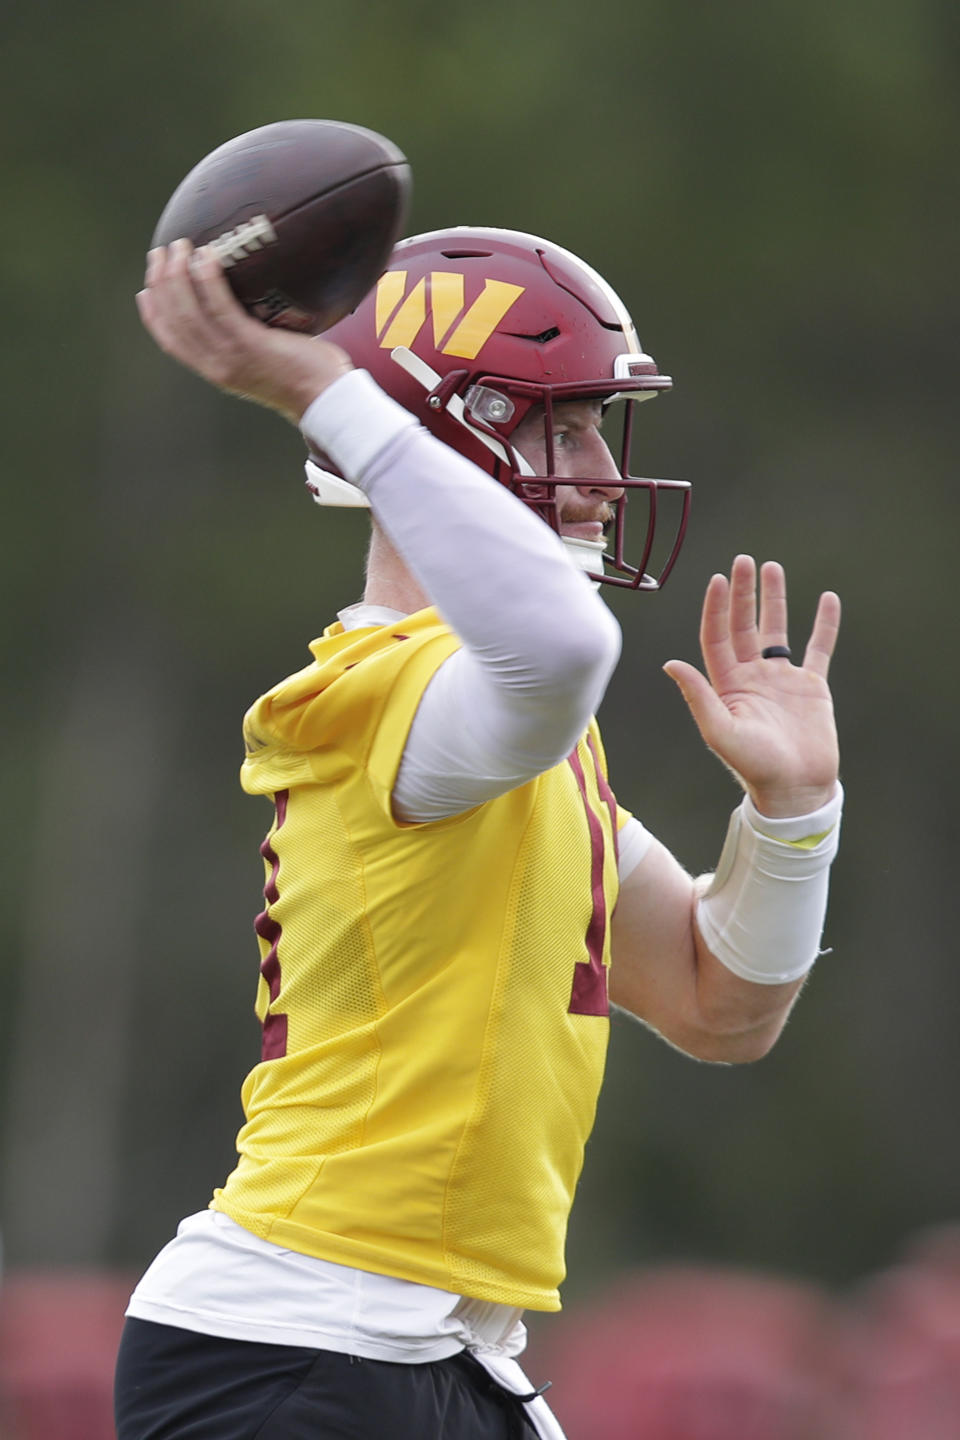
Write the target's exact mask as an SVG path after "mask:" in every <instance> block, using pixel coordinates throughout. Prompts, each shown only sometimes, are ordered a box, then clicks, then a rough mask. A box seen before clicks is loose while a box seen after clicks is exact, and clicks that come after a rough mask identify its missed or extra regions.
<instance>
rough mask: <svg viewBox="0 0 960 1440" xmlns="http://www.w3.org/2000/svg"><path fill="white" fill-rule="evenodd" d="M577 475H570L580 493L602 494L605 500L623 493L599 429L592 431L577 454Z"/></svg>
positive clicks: (615, 497) (614, 462)
mask: <svg viewBox="0 0 960 1440" xmlns="http://www.w3.org/2000/svg"><path fill="white" fill-rule="evenodd" d="M576 468H577V472H578V473H577V475H575V476H572V477H571V479H572V480H573V483H574V485H575V486H576V488H577V489H578V490H579V491H580V494H581V495H602V496H603V498H604V499H605V500H619V499H620V496H621V495H622V494H623V486H622V485H621V484H620V479H621V476H620V471H619V470H618V469H617V465H616V461H615V460H614V458H613V456H612V455H611V453H610V447H609V446H608V445H607V442H606V440H604V438H603V436H602V435H601V434H600V432H599V431H597V430H595V431H593V433H592V435H591V436H590V437H589V439H587V440H586V441H585V443H584V444H583V446H582V447H581V450H580V453H579V455H578V456H577V467H576Z"/></svg>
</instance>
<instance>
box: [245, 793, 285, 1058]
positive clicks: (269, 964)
mask: <svg viewBox="0 0 960 1440" xmlns="http://www.w3.org/2000/svg"><path fill="white" fill-rule="evenodd" d="M289 795H290V792H289V790H278V791H277V793H276V795H275V796H274V797H273V801H274V804H275V806H276V809H277V823H276V824H275V825H274V826H273V829H272V830H271V832H270V834H269V835H268V836H267V838H266V840H264V842H263V844H262V845H261V846H260V854H261V855H262V856H263V858H264V860H266V862H267V864H268V865H269V866H270V874H269V875H268V876H267V881H266V884H265V885H264V887H263V898H264V899H265V900H266V902H267V904H266V906H265V907H264V909H263V910H261V911H260V914H259V915H258V916H257V918H256V920H254V922H253V928H254V930H256V932H257V934H258V935H259V936H260V938H261V940H265V941H266V943H267V944H268V945H269V947H270V948H269V950H268V951H267V953H266V955H265V956H264V957H263V959H262V960H261V962H260V974H261V975H262V976H263V978H264V980H265V981H266V982H267V988H268V990H269V992H270V1001H269V1004H270V1005H272V1004H273V1002H274V1000H276V998H277V996H278V995H279V994H280V953H279V952H280V934H281V930H280V925H279V923H278V922H277V921H276V920H274V918H273V916H272V915H271V914H270V909H269V907H270V906H271V905H275V904H276V903H277V901H278V900H279V899H280V892H279V890H278V889H277V879H278V877H279V875H280V860H279V857H278V855H277V852H276V850H274V848H273V845H272V843H271V842H272V840H273V837H274V836H275V835H276V833H277V831H278V830H279V829H280V826H281V825H282V824H283V822H284V820H286V818H287V800H288V798H289ZM286 1053H287V1017H286V1015H284V1014H282V1013H274V1012H273V1011H271V1010H270V1009H269V1008H268V1009H267V1013H266V1014H265V1015H264V1017H263V1043H262V1045H261V1047H260V1059H261V1060H279V1059H280V1058H281V1057H282V1056H284V1055H286Z"/></svg>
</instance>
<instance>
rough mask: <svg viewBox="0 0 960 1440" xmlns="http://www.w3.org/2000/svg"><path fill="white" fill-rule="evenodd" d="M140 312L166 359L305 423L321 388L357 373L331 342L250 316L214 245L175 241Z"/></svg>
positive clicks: (155, 262) (148, 285)
mask: <svg viewBox="0 0 960 1440" xmlns="http://www.w3.org/2000/svg"><path fill="white" fill-rule="evenodd" d="M137 308H138V309H139V311H140V318H141V320H142V321H143V323H144V325H145V326H146V328H147V329H148V330H149V332H150V334H151V335H152V336H153V338H154V340H155V341H156V342H157V344H158V345H159V346H160V349H161V350H163V351H164V352H165V353H166V354H168V355H172V356H173V358H174V359H175V360H179V361H180V363H181V364H182V365H186V366H187V367H188V369H190V370H194V371H195V372H196V373H197V374H198V375H201V376H202V377H203V378H204V379H205V380H209V381H210V383H211V384H213V385H217V386H219V388H220V389H221V390H228V391H230V392H232V393H233V394H236V395H243V396H245V397H246V398H247V399H249V400H256V401H257V402H258V403H259V404H261V405H266V406H268V407H269V408H270V409H272V410H278V411H279V412H280V414H281V415H285V416H286V417H287V419H289V420H292V421H293V422H294V424H296V423H297V421H299V419H300V417H301V415H302V414H303V412H304V410H306V408H307V406H308V405H309V404H310V402H311V400H313V399H315V398H316V396H317V395H319V394H320V392H321V391H322V390H325V389H326V387H327V386H328V385H329V384H331V383H332V382H333V381H334V380H336V379H337V377H338V376H339V375H342V374H343V373H344V372H345V371H347V370H349V369H350V368H351V365H350V359H349V356H347V355H346V354H345V352H344V351H343V350H341V349H339V347H338V346H336V345H333V344H331V343H330V342H329V341H327V340H323V339H321V338H318V337H315V336H309V335H300V334H297V333H296V332H295V331H292V330H284V329H281V328H279V327H273V326H268V325H265V324H263V322H262V321H260V320H255V319H254V318H253V316H252V315H248V314H247V312H246V311H245V310H244V308H243V306H242V305H241V304H240V303H239V302H238V300H237V299H236V297H235V295H234V294H233V291H232V290H231V289H230V286H229V285H228V284H227V280H226V277H225V275H224V273H223V267H222V266H221V264H220V261H219V260H218V259H217V256H216V255H215V254H214V252H213V251H212V250H211V249H209V247H207V248H204V249H201V250H194V249H193V246H192V245H191V244H190V242H189V240H175V241H174V243H173V244H172V245H169V246H167V247H166V248H163V247H161V248H159V249H157V250H151V251H150V254H149V255H148V256H147V273H146V278H145V280H144V288H143V290H141V291H140V293H139V295H138V296H137Z"/></svg>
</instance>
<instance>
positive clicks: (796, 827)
mask: <svg viewBox="0 0 960 1440" xmlns="http://www.w3.org/2000/svg"><path fill="white" fill-rule="evenodd" d="M842 806H843V790H842V788H841V787H840V786H839V785H838V786H837V793H836V795H835V796H834V797H833V799H832V800H830V801H828V803H827V804H826V805H824V806H823V807H822V808H821V809H820V810H817V811H815V812H814V813H813V814H812V815H799V816H792V817H790V818H789V819H784V820H774V819H770V818H768V817H767V816H765V815H761V814H759V813H758V811H757V810H756V808H755V807H754V806H753V805H752V804H751V802H750V800H749V798H748V797H744V800H743V802H742V804H740V805H739V806H738V807H737V809H736V810H734V812H733V815H732V816H731V819H730V828H729V829H728V831H727V838H726V841H725V842H724V846H723V851H722V852H721V855H720V863H719V864H718V866H717V870H716V874H715V875H713V876H705V877H703V879H702V881H701V882H698V883H700V884H703V885H705V886H706V888H705V889H704V891H703V894H702V895H701V898H700V900H699V901H698V904H697V924H698V926H699V928H700V933H701V935H702V936H703V939H704V941H705V942H706V945H707V948H708V949H709V951H710V953H711V954H712V955H715V956H716V958H717V959H718V960H720V961H721V962H722V964H724V965H726V967H727V969H728V970H732V971H733V973H734V974H735V975H739V976H740V978H741V979H743V980H750V981H752V982H753V983H754V984H757V985H782V984H787V983H789V982H791V981H794V980H799V979H800V978H801V977H802V976H803V975H805V974H806V973H807V971H808V970H809V969H810V967H811V965H812V964H813V962H814V960H815V959H816V958H817V954H818V953H819V948H820V937H821V934H822V932H823V922H824V917H825V915H826V909H827V889H828V883H829V871H830V863H831V861H832V860H833V857H834V855H835V854H836V853H837V846H838V843H839V838H840V813H841V809H842Z"/></svg>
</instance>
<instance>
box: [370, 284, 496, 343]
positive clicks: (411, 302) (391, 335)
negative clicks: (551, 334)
mask: <svg viewBox="0 0 960 1440" xmlns="http://www.w3.org/2000/svg"><path fill="white" fill-rule="evenodd" d="M406 286H407V272H406V270H388V271H387V273H386V274H385V275H383V276H381V278H380V283H379V284H378V285H377V336H378V338H379V341H380V345H381V347H382V348H383V349H384V350H392V349H393V348H394V346H396V345H406V346H410V345H412V344H413V342H414V340H415V339H416V338H417V336H418V335H419V334H420V331H421V330H422V329H423V327H424V325H425V324H426V323H427V282H426V280H425V279H421V280H418V281H417V283H416V285H414V287H413V289H412V290H411V291H410V294H409V295H406V297H405V295H404V292H405V290H406ZM523 288H524V287H523V286H522V285H508V284H507V283H506V281H504V280H485V281H484V282H483V289H482V290H481V292H480V294H479V295H478V296H477V298H476V300H474V302H473V304H472V305H471V306H470V307H469V308H468V309H467V310H464V304H463V276H462V275H461V274H459V273H458V272H457V271H451V270H434V271H432V272H431V274H430V317H431V319H432V321H433V344H434V349H436V350H439V351H440V353H441V354H442V355H457V356H460V357H461V358H462V359H464V360H473V359H475V358H476V356H477V355H478V354H479V352H480V350H481V348H482V347H483V345H485V344H486V342H487V341H488V340H489V339H490V336H491V335H492V334H493V332H494V330H495V329H496V328H497V326H498V325H499V323H500V321H501V320H502V319H503V317H504V315H506V313H507V311H508V310H509V309H510V306H511V305H513V303H514V302H515V301H516V300H518V299H519V298H520V296H521V295H522V294H523Z"/></svg>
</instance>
